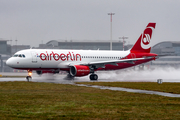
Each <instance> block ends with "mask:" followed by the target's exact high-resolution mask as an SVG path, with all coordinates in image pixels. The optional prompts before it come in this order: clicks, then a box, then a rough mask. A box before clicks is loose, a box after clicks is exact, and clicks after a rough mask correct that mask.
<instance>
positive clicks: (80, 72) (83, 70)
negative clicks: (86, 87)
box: [70, 65, 90, 77]
mask: <svg viewBox="0 0 180 120" xmlns="http://www.w3.org/2000/svg"><path fill="white" fill-rule="evenodd" d="M89 73H90V69H89V67H88V66H82V65H74V66H71V67H70V75H72V76H76V77H82V76H86V75H88V74H89Z"/></svg>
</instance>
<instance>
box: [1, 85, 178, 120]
mask: <svg viewBox="0 0 180 120" xmlns="http://www.w3.org/2000/svg"><path fill="white" fill-rule="evenodd" d="M0 118H1V119H37V120H38V119H74V120H76V119H96V120H100V119H180V99H179V98H169V97H162V96H158V95H147V94H137V93H128V92H120V91H111V90H100V89H96V88H88V87H79V86H74V85H63V84H53V83H35V82H0Z"/></svg>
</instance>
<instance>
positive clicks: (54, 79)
mask: <svg viewBox="0 0 180 120" xmlns="http://www.w3.org/2000/svg"><path fill="white" fill-rule="evenodd" d="M0 75H1V76H2V77H0V82H5V81H27V80H26V78H25V77H23V76H27V73H18V74H17V73H0ZM15 75H16V76H17V77H14V76H15ZM11 76H13V77H11ZM65 77H66V75H59V74H57V75H52V74H44V75H42V76H38V75H33V76H32V80H31V81H32V82H48V83H56V84H72V85H76V86H85V87H93V88H97V89H108V90H113V91H126V92H133V93H143V94H154V95H160V96H165V97H177V98H179V97H180V94H172V93H165V92H157V91H149V90H139V89H129V88H122V87H107V86H97V85H85V84H76V83H75V82H92V81H90V80H89V78H88V76H86V77H81V78H75V79H74V80H65V79H64V78H65ZM118 81H119V82H125V81H126V82H157V79H146V80H144V79H139V80H133V79H131V80H115V79H98V82H118ZM93 82H94V81H93ZM163 82H180V80H179V79H163ZM157 84H158V83H157ZM162 84H163V83H162Z"/></svg>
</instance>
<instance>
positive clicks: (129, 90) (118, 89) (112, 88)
mask: <svg viewBox="0 0 180 120" xmlns="http://www.w3.org/2000/svg"><path fill="white" fill-rule="evenodd" d="M74 85H77V86H85V87H93V88H98V89H102V90H114V91H125V92H133V93H144V94H151V95H152V94H154V95H160V96H165V97H177V98H179V97H180V94H172V93H165V92H158V91H149V90H139V89H130V88H122V87H107V86H98V85H85V84H74Z"/></svg>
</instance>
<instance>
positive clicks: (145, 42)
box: [141, 27, 154, 49]
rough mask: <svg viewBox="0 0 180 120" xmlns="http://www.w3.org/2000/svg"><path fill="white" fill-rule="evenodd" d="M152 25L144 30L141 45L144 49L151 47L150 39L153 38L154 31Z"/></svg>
mask: <svg viewBox="0 0 180 120" xmlns="http://www.w3.org/2000/svg"><path fill="white" fill-rule="evenodd" d="M153 29H154V28H152V27H148V28H146V29H145V30H144V33H142V36H141V47H142V48H143V49H149V48H150V47H151V45H150V42H151V41H150V40H151V36H152V32H153Z"/></svg>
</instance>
